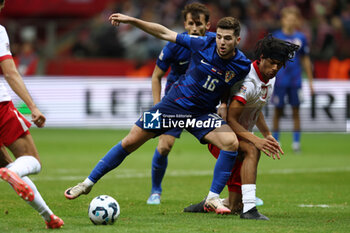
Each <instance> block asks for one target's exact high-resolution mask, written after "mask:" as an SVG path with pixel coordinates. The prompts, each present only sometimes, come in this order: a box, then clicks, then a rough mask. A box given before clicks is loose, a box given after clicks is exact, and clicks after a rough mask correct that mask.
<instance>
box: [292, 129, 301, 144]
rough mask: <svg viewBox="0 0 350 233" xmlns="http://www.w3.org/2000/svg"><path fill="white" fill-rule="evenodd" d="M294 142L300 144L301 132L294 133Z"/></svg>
mask: <svg viewBox="0 0 350 233" xmlns="http://www.w3.org/2000/svg"><path fill="white" fill-rule="evenodd" d="M293 142H300V131H293Z"/></svg>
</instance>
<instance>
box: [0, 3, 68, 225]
mask: <svg viewBox="0 0 350 233" xmlns="http://www.w3.org/2000/svg"><path fill="white" fill-rule="evenodd" d="M4 4H5V1H4V0H0V9H2V8H3V6H4ZM0 67H1V69H2V72H3V74H4V78H5V80H6V81H7V83H8V84H9V86H10V87H11V88H12V90H13V91H14V92H15V93H16V94H17V95H18V96H19V97H20V98H21V99H22V100H23V101H24V102H25V103H26V105H27V106H28V108H29V109H30V111H31V113H32V121H33V122H34V124H35V125H37V126H38V127H40V128H41V127H44V125H45V120H46V119H45V116H44V115H43V114H42V113H41V112H40V110H39V109H38V108H37V106H36V105H35V103H34V101H33V100H32V98H31V96H30V94H29V92H28V90H27V88H26V86H25V84H24V82H23V80H22V78H21V76H20V75H19V73H18V71H17V69H16V66H15V64H14V62H13V59H12V55H11V52H10V44H9V39H8V36H7V33H6V30H5V28H4V27H3V26H1V25H0ZM30 125H31V124H30V123H29V122H28V121H27V120H26V119H25V118H24V117H23V116H22V115H21V113H19V112H18V111H17V109H16V108H15V107H14V105H13V103H12V101H11V97H10V95H9V94H8V92H7V90H6V87H5V85H4V84H3V83H0V147H1V148H0V149H1V150H0V178H2V179H3V180H5V181H7V182H8V183H9V184H10V185H11V186H12V188H13V189H14V190H15V191H16V192H17V194H18V195H19V196H20V197H22V198H23V199H24V200H25V201H27V203H28V204H29V205H30V206H32V207H33V208H34V209H35V210H36V211H38V213H39V214H40V215H41V216H42V217H43V218H44V220H45V223H46V228H60V227H61V226H62V225H63V224H64V223H63V221H62V219H60V218H59V217H57V216H56V215H54V214H53V212H52V211H51V210H50V208H49V207H48V206H47V205H46V203H45V201H44V200H43V198H42V197H41V195H40V193H39V191H38V190H37V188H36V187H35V185H34V183H33V182H32V181H31V180H30V179H29V178H28V177H27V175H30V174H36V173H38V172H39V171H40V170H41V164H40V160H39V154H38V151H37V149H36V147H35V144H34V141H33V138H32V136H31V135H30V133H29V130H28V129H29V127H30ZM4 146H6V147H7V148H8V149H9V150H10V151H11V152H12V154H13V155H14V156H15V157H16V160H15V161H14V162H13V161H12V159H11V157H10V156H9V155H8V154H7V151H6V150H5V148H4Z"/></svg>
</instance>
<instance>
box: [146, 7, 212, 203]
mask: <svg viewBox="0 0 350 233" xmlns="http://www.w3.org/2000/svg"><path fill="white" fill-rule="evenodd" d="M182 15H183V17H184V27H185V29H186V31H187V33H188V34H189V35H196V36H204V35H205V34H206V31H207V30H208V29H209V28H210V22H209V16H210V15H209V10H208V8H207V7H206V6H205V5H203V4H201V3H197V2H196V3H191V4H188V5H186V6H185V8H184V10H183V11H182ZM187 33H186V34H187ZM207 34H211V35H213V36H215V33H212V32H207ZM190 58H191V51H190V50H189V49H187V48H185V47H183V46H181V45H179V44H176V43H172V42H168V44H167V45H166V46H165V47H164V48H163V50H162V51H161V53H160V55H159V57H158V59H157V65H156V66H155V68H154V71H153V74H152V94H153V101H154V104H157V103H159V102H160V99H161V88H162V87H161V79H162V77H163V76H164V75H165V73H166V72H167V70H168V69H169V67H171V71H170V73H169V75H168V76H167V82H166V86H165V95H166V94H167V93H168V92H169V90H170V88H171V87H172V85H173V84H174V83H175V82H176V81H177V80H178V79H179V77H180V76H181V75H183V74H185V73H186V70H187V68H188V66H189V63H190ZM181 133H182V129H181V128H174V129H171V130H169V131H167V132H165V133H164V134H162V135H161V136H159V142H158V146H157V148H156V149H155V151H154V155H153V160H152V189H151V195H150V197H149V198H148V200H147V204H153V205H157V204H160V195H161V193H162V187H161V184H162V180H163V177H164V175H165V171H166V168H167V166H168V154H169V153H170V151H171V148H172V147H173V145H174V143H175V138H179V137H180V134H181Z"/></svg>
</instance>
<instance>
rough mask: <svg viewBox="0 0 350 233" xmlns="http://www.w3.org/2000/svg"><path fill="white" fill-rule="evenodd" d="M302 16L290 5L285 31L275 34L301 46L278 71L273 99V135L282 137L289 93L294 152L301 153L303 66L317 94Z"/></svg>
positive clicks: (284, 17) (284, 19) (284, 15)
mask: <svg viewBox="0 0 350 233" xmlns="http://www.w3.org/2000/svg"><path fill="white" fill-rule="evenodd" d="M300 18H301V14H300V11H299V9H298V8H297V7H295V6H292V7H286V8H284V9H282V12H281V25H282V28H281V30H278V31H276V32H274V33H273V36H274V37H276V38H279V39H282V40H286V41H289V42H291V43H293V44H297V45H299V46H300V49H299V50H298V51H297V53H296V56H294V59H293V60H292V61H290V62H287V64H286V66H285V67H283V68H282V69H281V70H280V71H279V72H278V74H277V79H276V84H275V90H274V97H273V98H272V101H273V103H274V105H275V112H274V117H273V131H274V133H273V136H274V137H275V138H276V139H277V140H279V134H280V133H279V121H280V118H281V117H282V115H283V108H284V106H285V97H286V96H288V103H289V104H290V105H291V106H292V112H293V122H294V129H293V144H292V148H293V150H294V152H300V116H299V106H300V98H301V97H300V95H301V83H302V77H301V76H302V68H304V70H305V74H306V76H307V78H308V80H309V87H310V92H311V94H313V93H314V90H313V85H312V79H313V75H312V68H311V60H310V57H309V46H308V43H307V40H306V37H305V35H304V34H303V33H302V32H300V31H297V28H298V23H299V20H300Z"/></svg>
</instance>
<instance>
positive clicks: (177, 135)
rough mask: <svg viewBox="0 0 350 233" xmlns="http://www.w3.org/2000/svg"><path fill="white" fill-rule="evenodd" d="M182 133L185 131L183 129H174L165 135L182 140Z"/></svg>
mask: <svg viewBox="0 0 350 233" xmlns="http://www.w3.org/2000/svg"><path fill="white" fill-rule="evenodd" d="M182 131H183V129H181V128H173V129H170V130H168V131H166V132H165V133H164V134H166V135H170V136H173V137H175V138H180V135H181V134H182Z"/></svg>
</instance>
